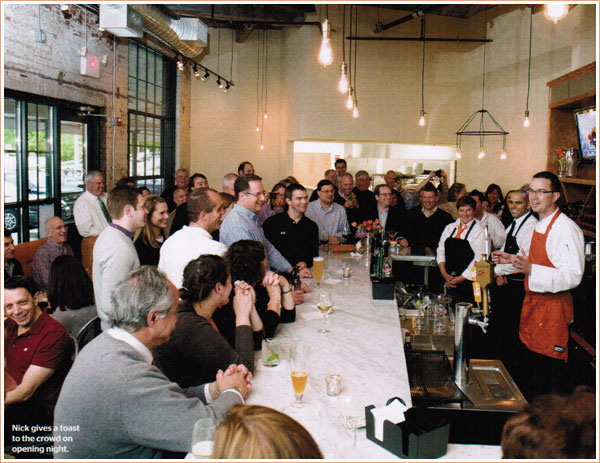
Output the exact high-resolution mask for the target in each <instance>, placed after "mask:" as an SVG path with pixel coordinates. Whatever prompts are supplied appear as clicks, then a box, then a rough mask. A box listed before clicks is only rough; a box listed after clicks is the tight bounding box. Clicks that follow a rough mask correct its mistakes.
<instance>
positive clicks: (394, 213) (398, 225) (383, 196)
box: [364, 184, 407, 239]
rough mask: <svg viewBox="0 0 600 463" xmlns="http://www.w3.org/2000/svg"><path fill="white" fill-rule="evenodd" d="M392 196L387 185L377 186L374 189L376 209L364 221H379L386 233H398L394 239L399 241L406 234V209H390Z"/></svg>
mask: <svg viewBox="0 0 600 463" xmlns="http://www.w3.org/2000/svg"><path fill="white" fill-rule="evenodd" d="M393 194H394V193H392V190H391V188H390V187H388V186H387V185H385V184H382V185H377V186H376V187H375V200H376V207H375V209H374V210H370V215H368V216H367V217H366V219H364V220H369V219H370V220H375V219H379V222H380V223H381V225H382V226H383V228H384V230H385V231H386V232H389V231H394V232H398V236H397V237H396V239H401V238H404V237H405V236H406V233H407V226H406V225H407V222H406V209H404V208H403V207H391V203H392V195H393Z"/></svg>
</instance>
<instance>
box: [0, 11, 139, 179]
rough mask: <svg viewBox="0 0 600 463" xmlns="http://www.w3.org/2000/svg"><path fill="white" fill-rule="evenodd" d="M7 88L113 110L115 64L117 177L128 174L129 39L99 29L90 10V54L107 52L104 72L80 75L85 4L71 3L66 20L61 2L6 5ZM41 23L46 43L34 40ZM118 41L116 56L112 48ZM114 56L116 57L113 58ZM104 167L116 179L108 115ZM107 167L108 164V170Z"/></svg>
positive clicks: (105, 110) (104, 122)
mask: <svg viewBox="0 0 600 463" xmlns="http://www.w3.org/2000/svg"><path fill="white" fill-rule="evenodd" d="M4 13H5V14H4V24H3V27H4V51H5V54H4V87H5V88H6V89H12V90H19V91H22V92H27V93H31V94H35V95H42V96H46V97H51V98H58V99H61V100H67V101H75V102H79V103H82V104H88V105H94V106H99V107H101V108H102V109H103V110H102V112H103V113H105V114H108V115H112V114H113V64H114V66H115V89H114V113H115V115H116V117H119V118H121V120H122V121H123V125H122V126H121V127H116V128H115V133H114V159H115V162H114V165H115V177H116V178H117V179H118V178H119V177H120V176H122V175H125V174H126V173H127V63H128V46H127V40H125V39H114V42H113V37H112V36H110V35H109V34H106V33H101V32H100V31H98V27H97V25H96V19H97V17H96V15H95V14H93V13H92V12H87V48H88V53H90V54H92V55H96V56H99V57H102V56H103V55H106V56H107V57H108V63H107V65H106V66H102V65H100V77H99V78H98V79H96V78H94V77H88V76H82V75H80V74H79V69H80V55H79V54H78V49H79V48H80V47H82V46H84V45H85V34H84V18H85V17H86V14H85V11H84V9H83V8H81V7H79V6H77V5H71V18H69V19H65V17H64V16H63V14H62V12H61V11H60V7H59V5H58V4H55V5H31V4H25V3H23V4H10V5H6V6H5V7H4ZM40 27H41V30H42V31H43V32H44V33H45V34H46V43H39V42H36V41H35V40H34V34H35V33H36V31H38V29H39V28H40ZM114 46H116V53H115V55H116V60H114V58H113V57H114V55H113V50H114V48H113V47H114ZM113 61H114V62H113ZM102 122H103V124H102V125H103V126H104V127H102V129H101V133H102V134H103V135H104V137H103V140H101V143H100V146H101V153H100V157H101V166H102V167H103V169H104V170H106V173H107V176H108V178H107V180H108V184H109V185H111V184H112V169H111V168H110V166H111V165H112V157H113V151H112V150H113V129H112V128H110V127H107V122H106V121H105V120H104V119H103V120H102ZM107 166H109V168H108V169H107Z"/></svg>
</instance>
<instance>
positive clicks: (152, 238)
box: [134, 195, 169, 266]
mask: <svg viewBox="0 0 600 463" xmlns="http://www.w3.org/2000/svg"><path fill="white" fill-rule="evenodd" d="M144 207H145V208H146V210H147V211H148V216H147V217H146V225H144V226H143V227H142V228H139V229H138V230H137V231H136V234H135V237H134V245H135V250H136V251H137V253H138V257H139V258H140V265H154V266H156V265H158V261H159V259H160V247H161V246H162V244H163V243H164V241H165V239H166V237H165V229H166V228H167V225H168V223H169V210H168V206H167V200H166V199H165V198H162V197H160V196H156V195H148V196H146V197H145V199H144Z"/></svg>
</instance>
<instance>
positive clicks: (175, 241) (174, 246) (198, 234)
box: [158, 189, 227, 288]
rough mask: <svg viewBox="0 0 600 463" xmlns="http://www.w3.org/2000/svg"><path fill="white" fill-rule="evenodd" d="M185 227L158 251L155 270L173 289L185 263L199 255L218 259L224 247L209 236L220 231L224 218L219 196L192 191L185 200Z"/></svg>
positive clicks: (180, 281) (206, 192) (178, 282)
mask: <svg viewBox="0 0 600 463" xmlns="http://www.w3.org/2000/svg"><path fill="white" fill-rule="evenodd" d="M187 210H188V216H189V219H190V224H189V225H184V226H183V228H182V229H181V230H178V231H177V232H175V233H174V234H173V235H171V236H169V238H168V239H167V240H166V241H165V242H164V244H163V245H162V246H161V248H160V260H159V262H158V268H159V269H161V270H162V271H163V272H165V273H166V274H167V278H169V280H170V281H172V282H173V284H174V285H175V286H176V287H177V288H181V285H182V282H183V270H184V269H185V266H186V265H187V264H188V263H189V261H191V260H193V259H196V258H197V257H199V256H200V255H202V254H215V255H217V256H222V255H223V254H225V251H227V246H225V245H224V244H222V243H219V242H218V241H214V240H213V239H212V236H211V233H212V232H214V231H215V230H218V229H220V228H221V221H222V220H223V216H224V215H225V209H223V203H222V202H221V197H220V196H219V193H217V192H216V191H215V190H212V189H201V190H194V191H192V194H191V195H190V199H188V207H187Z"/></svg>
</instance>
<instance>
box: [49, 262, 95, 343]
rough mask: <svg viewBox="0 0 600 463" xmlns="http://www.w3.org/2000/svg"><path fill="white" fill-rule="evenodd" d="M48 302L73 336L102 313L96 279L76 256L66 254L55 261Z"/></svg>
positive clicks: (54, 315) (51, 269)
mask: <svg viewBox="0 0 600 463" xmlns="http://www.w3.org/2000/svg"><path fill="white" fill-rule="evenodd" d="M48 302H49V303H50V306H51V307H52V308H53V309H54V314H53V317H54V319H55V320H56V321H57V322H60V323H61V324H62V325H63V326H64V327H65V328H66V329H67V330H68V331H69V333H71V334H72V335H73V336H77V334H78V333H79V331H80V330H81V328H83V326H84V325H85V324H86V323H87V322H89V321H90V320H91V319H92V318H94V317H95V316H96V315H98V312H97V311H96V306H95V305H94V286H93V285H92V280H91V279H90V277H89V275H88V273H87V272H86V271H85V269H84V268H83V265H81V262H79V260H78V259H77V258H76V257H73V256H69V255H68V254H65V255H62V256H58V257H57V258H56V259H54V261H53V262H52V266H51V267H50V277H49V280H48Z"/></svg>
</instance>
